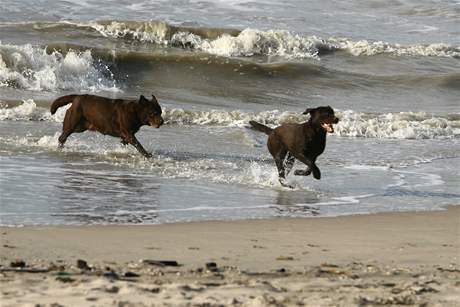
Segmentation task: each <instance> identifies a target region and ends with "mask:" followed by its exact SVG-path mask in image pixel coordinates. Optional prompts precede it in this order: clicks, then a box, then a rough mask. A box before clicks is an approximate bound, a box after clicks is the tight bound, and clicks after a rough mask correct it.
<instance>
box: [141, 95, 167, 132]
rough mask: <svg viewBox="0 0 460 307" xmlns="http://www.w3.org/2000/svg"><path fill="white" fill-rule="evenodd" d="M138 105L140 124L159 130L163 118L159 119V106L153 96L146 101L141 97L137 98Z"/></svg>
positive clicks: (160, 111)
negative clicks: (140, 111) (140, 112)
mask: <svg viewBox="0 0 460 307" xmlns="http://www.w3.org/2000/svg"><path fill="white" fill-rule="evenodd" d="M139 104H140V105H141V106H142V115H141V116H142V122H143V123H145V124H146V125H150V126H153V127H155V128H160V126H161V125H163V122H164V121H163V117H161V113H162V110H161V106H160V104H159V103H158V101H157V99H156V97H155V96H153V95H152V100H148V99H147V98H145V97H144V96H143V95H141V96H140V97H139Z"/></svg>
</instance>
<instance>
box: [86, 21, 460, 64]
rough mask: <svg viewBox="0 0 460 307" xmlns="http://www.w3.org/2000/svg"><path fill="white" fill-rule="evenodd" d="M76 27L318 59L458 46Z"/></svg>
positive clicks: (435, 51)
mask: <svg viewBox="0 0 460 307" xmlns="http://www.w3.org/2000/svg"><path fill="white" fill-rule="evenodd" d="M79 26H85V27H90V28H92V29H94V30H96V31H97V32H99V33H100V34H101V35H103V36H105V37H113V38H129V39H134V40H138V41H142V42H150V43H155V44H159V45H164V46H172V47H181V48H191V49H196V50H200V51H203V52H207V53H210V54H215V55H219V56H244V57H250V56H281V57H286V58H319V56H320V55H321V54H323V53H329V52H334V51H344V52H348V53H350V54H352V55H355V56H363V55H365V56H373V55H378V54H391V55H396V56H435V57H454V58H460V46H451V45H448V44H413V45H402V44H392V43H388V42H382V41H376V42H372V41H368V40H360V41H353V40H350V39H346V38H329V39H322V38H319V37H316V36H309V35H300V34H295V33H292V32H289V31H284V30H267V31H262V30H257V29H249V28H247V29H244V30H242V31H239V30H232V29H213V28H187V27H176V26H171V25H169V24H167V23H165V22H159V21H150V22H129V21H128V22H119V21H111V22H110V21H106V22H94V23H91V24H87V25H81V24H80V25H79Z"/></svg>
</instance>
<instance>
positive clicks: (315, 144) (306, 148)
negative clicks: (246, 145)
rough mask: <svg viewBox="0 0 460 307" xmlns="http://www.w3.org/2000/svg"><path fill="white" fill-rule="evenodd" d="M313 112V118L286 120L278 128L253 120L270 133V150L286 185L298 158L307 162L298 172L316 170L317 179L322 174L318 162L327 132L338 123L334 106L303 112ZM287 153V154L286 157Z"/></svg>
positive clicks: (311, 113) (280, 177)
mask: <svg viewBox="0 0 460 307" xmlns="http://www.w3.org/2000/svg"><path fill="white" fill-rule="evenodd" d="M308 113H309V114H310V119H309V120H308V121H307V122H305V123H302V124H284V125H281V126H279V127H277V128H275V129H272V128H270V127H267V126H265V125H262V124H260V123H257V122H255V121H250V122H249V123H250V124H251V126H252V127H253V128H254V129H256V130H258V131H261V132H264V133H266V134H268V142H267V146H268V150H269V151H270V153H271V155H272V156H273V158H274V159H275V163H276V167H277V168H278V175H279V180H280V183H281V184H282V185H283V186H286V183H285V179H286V176H287V175H288V174H289V172H290V171H291V169H292V166H293V165H294V161H295V159H298V160H299V161H301V162H303V163H305V164H306V165H307V169H306V170H297V171H295V172H294V174H295V175H296V176H308V175H310V174H311V173H313V177H315V179H320V178H321V172H320V170H319V168H318V167H317V166H316V164H315V162H316V158H317V157H318V156H319V155H320V154H322V153H323V151H324V148H325V147H326V134H327V132H329V133H333V132H334V128H333V126H332V124H337V123H338V122H339V119H338V118H337V117H335V115H334V110H333V109H332V108H331V107H329V106H327V107H318V108H314V109H307V110H305V112H303V114H308ZM286 155H287V158H286Z"/></svg>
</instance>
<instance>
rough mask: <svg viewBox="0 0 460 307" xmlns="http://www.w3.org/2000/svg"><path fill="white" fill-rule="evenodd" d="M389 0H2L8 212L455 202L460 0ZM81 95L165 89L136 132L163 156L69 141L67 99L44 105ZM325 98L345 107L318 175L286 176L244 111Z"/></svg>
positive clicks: (410, 206)
mask: <svg viewBox="0 0 460 307" xmlns="http://www.w3.org/2000/svg"><path fill="white" fill-rule="evenodd" d="M179 2H180V3H179ZM386 3H387V2H385V3H384V2H378V1H377V2H375V1H374V2H372V4H369V3H368V2H366V1H342V2H341V3H340V4H337V3H335V2H334V3H333V2H330V1H323V2H321V3H317V2H310V1H287V2H285V3H283V4H282V5H281V4H280V3H279V2H278V1H252V2H246V1H230V2H229V1H211V2H196V1H164V2H163V1H160V2H151V1H145V2H143V1H134V2H133V1H130V2H129V3H124V2H123V1H117V2H114V1H111V2H110V4H107V3H105V2H104V1H98V2H93V1H78V2H75V3H74V2H69V1H52V2H51V1H49V2H47V1H42V2H40V3H38V4H37V3H36V2H35V1H20V2H17V1H12V2H11V3H10V2H9V1H6V2H5V4H7V5H4V8H5V9H2V12H0V165H1V174H0V175H1V178H0V195H1V196H0V201H1V210H0V224H3V225H23V224H88V223H90V224H91V223H102V224H105V223H165V222H177V221H191V220H204V219H206V220H208V219H225V220H226V219H244V218H265V217H277V216H302V217H315V216H336V215H347V214H366V213H372V212H384V211H405V210H436V209H440V208H442V206H444V205H447V204H458V203H459V201H460V190H459V188H458V187H459V183H460V180H459V179H458V178H460V176H459V175H460V174H459V171H458V169H459V167H458V166H459V164H460V163H459V162H460V155H459V152H460V113H459V101H458V95H459V89H460V74H459V71H460V69H459V68H460V65H459V64H460V46H459V43H460V39H459V33H458V29H457V28H458V27H457V26H456V23H455V21H456V20H458V17H460V16H459V11H458V3H457V2H456V1H445V2H441V3H437V2H436V3H433V2H431V1H411V0H404V1H395V2H394V3H392V5H386ZM108 5H110V7H111V9H110V10H107V6H108ZM32 11H33V12H34V13H31V12H32ZM37 12H39V13H37ZM153 12H154V13H153ZM75 92H78V93H93V94H98V95H104V96H109V97H123V98H135V97H138V96H139V95H140V94H144V95H149V94H150V93H154V94H155V95H156V96H157V98H158V99H159V101H160V103H161V104H162V106H163V108H164V114H163V115H164V118H165V122H166V124H165V125H164V126H163V127H161V128H160V129H153V128H149V127H144V128H142V129H141V131H140V132H139V139H140V140H141V142H142V143H143V144H144V147H146V148H147V149H148V150H151V151H153V152H154V158H153V159H151V160H145V159H144V158H142V157H141V156H140V155H139V154H138V153H137V152H136V151H135V150H134V149H133V148H130V147H124V146H122V145H121V144H120V142H119V140H118V139H116V138H111V137H105V136H102V135H100V134H97V133H90V132H86V133H83V134H75V135H72V136H71V137H70V138H69V140H68V142H67V143H66V147H65V148H64V149H63V150H58V149H57V137H58V136H59V132H60V130H61V126H62V120H63V117H64V114H65V110H66V108H61V109H60V110H58V112H57V114H56V115H53V116H52V115H51V114H50V113H49V112H48V109H49V106H50V104H51V102H52V101H53V100H54V99H55V98H56V97H58V96H61V95H64V94H68V93H75ZM317 105H331V106H332V107H334V108H335V109H336V110H337V114H338V116H339V117H340V119H341V121H340V123H339V124H338V125H337V126H336V127H335V133H334V134H333V135H330V136H329V137H328V142H327V148H326V151H325V153H324V154H323V155H322V156H320V158H319V160H318V165H319V167H320V168H321V170H322V173H323V177H322V179H321V180H320V181H316V180H314V179H313V178H311V177H296V176H293V175H291V176H290V177H289V178H288V181H289V182H290V183H291V184H292V185H294V187H295V188H294V189H293V190H291V189H286V188H283V187H281V186H280V184H279V183H278V181H277V175H276V171H275V167H274V163H273V162H272V160H271V158H270V156H269V154H268V152H267V150H266V146H265V142H266V136H264V135H262V134H259V133H257V132H254V131H252V130H250V129H248V127H247V123H248V121H249V120H258V121H261V122H264V123H266V124H268V125H271V126H276V125H279V124H281V123H285V122H301V121H304V120H307V119H308V117H306V116H304V115H301V113H302V111H303V110H305V108H307V107H312V106H317ZM302 167H303V166H302V165H300V163H297V164H296V166H295V168H302Z"/></svg>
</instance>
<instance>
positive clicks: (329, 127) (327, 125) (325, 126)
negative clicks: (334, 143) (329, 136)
mask: <svg viewBox="0 0 460 307" xmlns="http://www.w3.org/2000/svg"><path fill="white" fill-rule="evenodd" d="M321 127H322V128H323V129H324V130H326V131H327V132H329V133H333V132H334V127H333V126H332V124H330V123H322V124H321Z"/></svg>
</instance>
